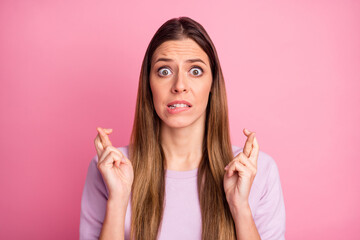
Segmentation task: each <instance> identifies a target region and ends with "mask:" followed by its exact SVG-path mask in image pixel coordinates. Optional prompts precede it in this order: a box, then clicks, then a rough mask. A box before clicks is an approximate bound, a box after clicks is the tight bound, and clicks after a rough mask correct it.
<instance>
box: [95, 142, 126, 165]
mask: <svg viewBox="0 0 360 240" xmlns="http://www.w3.org/2000/svg"><path fill="white" fill-rule="evenodd" d="M113 153H114V154H116V155H118V156H119V159H120V161H123V159H124V155H123V153H122V152H121V151H119V150H118V149H117V148H115V147H113V146H108V147H107V148H105V150H104V151H103V152H102V154H101V156H100V159H99V161H98V164H101V162H102V161H104V160H105V158H106V157H107V155H109V154H113ZM124 162H125V161H124Z"/></svg>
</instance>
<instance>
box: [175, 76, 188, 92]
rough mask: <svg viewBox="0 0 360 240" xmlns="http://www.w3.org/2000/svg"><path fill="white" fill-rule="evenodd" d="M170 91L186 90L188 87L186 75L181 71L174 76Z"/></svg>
mask: <svg viewBox="0 0 360 240" xmlns="http://www.w3.org/2000/svg"><path fill="white" fill-rule="evenodd" d="M171 91H172V93H182V92H188V91H189V87H188V85H187V80H186V76H184V75H183V74H181V73H178V74H177V75H176V76H175V78H174V84H173V87H172V89H171Z"/></svg>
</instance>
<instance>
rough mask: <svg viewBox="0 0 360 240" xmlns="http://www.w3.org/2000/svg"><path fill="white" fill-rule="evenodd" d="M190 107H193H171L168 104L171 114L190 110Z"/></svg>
mask: <svg viewBox="0 0 360 240" xmlns="http://www.w3.org/2000/svg"><path fill="white" fill-rule="evenodd" d="M190 108H192V107H177V108H174V109H171V108H170V107H168V106H167V107H166V109H167V111H168V113H170V114H175V113H179V112H183V111H187V110H189V109H190Z"/></svg>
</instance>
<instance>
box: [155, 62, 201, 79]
mask: <svg viewBox="0 0 360 240" xmlns="http://www.w3.org/2000/svg"><path fill="white" fill-rule="evenodd" d="M163 68H170V67H169V66H161V67H159V68H158V70H157V72H158V73H159V71H160V70H161V69H163ZM194 68H198V69H200V71H201V74H200V75H197V76H195V77H200V76H201V75H203V73H204V70H203V69H202V68H201V67H199V66H196V65H194V66H191V69H190V70H192V69H194ZM159 76H160V77H166V76H162V75H161V74H159Z"/></svg>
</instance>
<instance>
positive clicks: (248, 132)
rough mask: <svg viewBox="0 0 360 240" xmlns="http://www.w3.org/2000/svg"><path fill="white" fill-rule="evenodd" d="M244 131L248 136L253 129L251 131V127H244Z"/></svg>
mask: <svg viewBox="0 0 360 240" xmlns="http://www.w3.org/2000/svg"><path fill="white" fill-rule="evenodd" d="M243 132H244V134H245V135H246V136H248V135H249V134H250V133H251V131H250V130H249V129H247V128H244V129H243Z"/></svg>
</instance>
